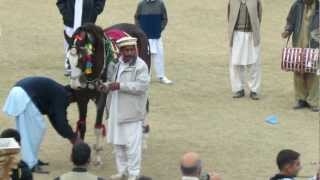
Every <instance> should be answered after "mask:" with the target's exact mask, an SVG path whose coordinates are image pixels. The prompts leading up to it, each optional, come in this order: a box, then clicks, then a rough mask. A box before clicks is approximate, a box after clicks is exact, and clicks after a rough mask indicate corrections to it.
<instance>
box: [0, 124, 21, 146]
mask: <svg viewBox="0 0 320 180" xmlns="http://www.w3.org/2000/svg"><path fill="white" fill-rule="evenodd" d="M0 137H1V138H14V139H15V140H16V141H17V142H18V143H19V144H20V139H21V138H20V134H19V132H18V131H17V130H15V129H11V128H10V129H6V130H4V131H2V133H1V135H0Z"/></svg>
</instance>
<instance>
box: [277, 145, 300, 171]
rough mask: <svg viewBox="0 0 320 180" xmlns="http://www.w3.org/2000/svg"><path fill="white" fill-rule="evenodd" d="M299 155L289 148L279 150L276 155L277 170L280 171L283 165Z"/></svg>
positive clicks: (291, 161)
mask: <svg viewBox="0 0 320 180" xmlns="http://www.w3.org/2000/svg"><path fill="white" fill-rule="evenodd" d="M299 157H300V154H299V153H298V152H296V151H293V150H290V149H284V150H281V151H280V152H279V153H278V156H277V165H278V168H279V170H280V171H281V170H282V169H283V168H284V166H286V165H288V164H291V163H293V162H294V161H295V160H297V159H298V158H299Z"/></svg>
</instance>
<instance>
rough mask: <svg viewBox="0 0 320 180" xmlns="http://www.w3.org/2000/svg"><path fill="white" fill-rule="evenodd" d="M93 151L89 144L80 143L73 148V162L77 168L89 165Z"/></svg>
mask: <svg viewBox="0 0 320 180" xmlns="http://www.w3.org/2000/svg"><path fill="white" fill-rule="evenodd" d="M90 156H91V149H90V146H89V145H88V144H87V143H79V144H76V145H74V146H73V148H72V153H71V160H72V162H73V164H74V165H76V166H83V165H86V164H87V163H89V160H90Z"/></svg>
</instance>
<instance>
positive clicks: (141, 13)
mask: <svg viewBox="0 0 320 180" xmlns="http://www.w3.org/2000/svg"><path fill="white" fill-rule="evenodd" d="M167 23H168V17H167V10H166V6H165V4H164V2H163V0H142V1H141V2H139V4H138V7H137V10H136V13H135V24H136V25H137V26H139V27H140V28H141V29H142V30H143V31H144V32H145V33H146V35H147V37H148V39H149V44H150V52H151V60H152V61H153V64H154V67H155V70H156V74H157V78H158V79H159V81H160V83H163V84H172V81H171V80H169V79H168V78H167V77H166V75H165V68H164V53H163V44H162V39H161V33H162V32H163V31H164V29H165V28H166V26H167Z"/></svg>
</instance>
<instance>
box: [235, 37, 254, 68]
mask: <svg viewBox="0 0 320 180" xmlns="http://www.w3.org/2000/svg"><path fill="white" fill-rule="evenodd" d="M259 58H260V46H256V47H255V46H254V42H253V35H252V32H241V31H235V32H234V35H233V45H232V48H231V63H232V64H233V65H249V64H254V63H256V62H258V60H259Z"/></svg>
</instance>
